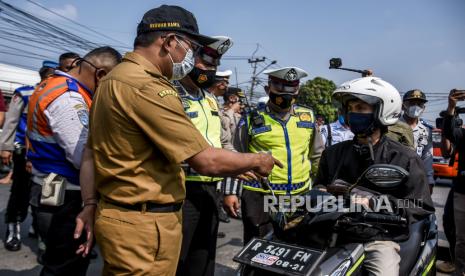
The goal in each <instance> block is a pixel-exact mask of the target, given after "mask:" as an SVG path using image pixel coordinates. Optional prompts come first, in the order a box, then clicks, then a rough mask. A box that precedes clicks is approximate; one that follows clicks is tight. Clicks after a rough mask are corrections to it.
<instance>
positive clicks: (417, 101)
mask: <svg viewBox="0 0 465 276" xmlns="http://www.w3.org/2000/svg"><path fill="white" fill-rule="evenodd" d="M427 102H428V100H427V99H426V95H425V93H423V92H422V91H421V90H419V89H414V90H409V91H407V92H406V93H405V94H404V97H403V104H402V110H403V113H404V114H403V116H402V117H401V119H400V121H402V122H405V123H406V124H408V125H409V126H410V127H411V128H412V131H413V138H414V139H413V146H414V149H415V151H416V153H417V154H418V156H420V158H421V160H423V163H424V165H425V170H426V175H427V176H428V184H429V185H430V191H431V192H432V191H433V187H434V170H433V136H432V135H433V133H432V127H431V126H430V125H428V124H426V123H425V122H424V121H423V120H421V119H420V116H421V114H423V112H424V111H425V104H426V103H427Z"/></svg>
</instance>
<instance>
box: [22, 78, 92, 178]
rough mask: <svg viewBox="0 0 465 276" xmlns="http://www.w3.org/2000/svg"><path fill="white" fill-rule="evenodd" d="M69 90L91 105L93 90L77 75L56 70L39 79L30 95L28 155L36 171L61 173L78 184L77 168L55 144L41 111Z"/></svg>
mask: <svg viewBox="0 0 465 276" xmlns="http://www.w3.org/2000/svg"><path fill="white" fill-rule="evenodd" d="M68 91H74V92H77V93H79V94H81V96H82V97H83V99H84V101H85V103H86V104H87V106H88V107H89V108H90V105H91V104H92V92H91V91H90V90H88V89H87V88H86V87H85V86H84V85H83V84H81V83H79V81H77V80H76V79H74V78H72V77H70V76H67V75H61V74H59V73H58V74H55V75H53V76H52V77H50V78H48V79H46V80H44V81H43V82H41V83H40V84H39V85H38V86H37V87H36V90H35V91H34V93H33V94H32V95H31V97H30V98H29V105H28V113H27V138H26V140H27V146H28V153H27V158H28V160H30V161H31V162H32V165H33V166H34V168H35V169H37V170H38V171H40V172H42V173H52V172H53V173H56V174H59V175H62V176H64V177H65V178H66V179H67V180H68V181H69V182H71V183H73V184H76V185H78V184H79V170H77V169H76V168H75V167H74V166H73V164H72V163H71V162H69V161H68V160H67V159H66V153H65V151H64V149H63V148H61V147H60V146H59V145H58V143H57V141H56V139H55V137H54V136H53V132H52V129H51V128H50V126H49V125H48V121H47V118H46V117H45V114H44V111H45V110H46V109H47V107H48V106H49V105H50V104H51V103H52V102H53V101H54V100H55V99H57V98H58V97H59V96H61V95H63V94H64V93H66V92H68Z"/></svg>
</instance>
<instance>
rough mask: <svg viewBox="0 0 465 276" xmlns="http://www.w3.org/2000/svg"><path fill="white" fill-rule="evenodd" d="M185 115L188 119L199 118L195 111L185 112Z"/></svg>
mask: <svg viewBox="0 0 465 276" xmlns="http://www.w3.org/2000/svg"><path fill="white" fill-rule="evenodd" d="M186 115H187V116H188V117H189V118H197V117H199V113H198V112H197V111H195V112H186Z"/></svg>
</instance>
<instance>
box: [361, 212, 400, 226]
mask: <svg viewBox="0 0 465 276" xmlns="http://www.w3.org/2000/svg"><path fill="white" fill-rule="evenodd" d="M363 218H364V220H365V222H371V223H389V224H407V219H406V218H404V217H401V216H399V215H383V214H378V213H366V214H364V215H363Z"/></svg>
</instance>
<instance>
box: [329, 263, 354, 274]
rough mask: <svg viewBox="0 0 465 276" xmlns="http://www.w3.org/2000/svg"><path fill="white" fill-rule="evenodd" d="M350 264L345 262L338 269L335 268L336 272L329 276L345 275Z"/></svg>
mask: <svg viewBox="0 0 465 276" xmlns="http://www.w3.org/2000/svg"><path fill="white" fill-rule="evenodd" d="M351 263H352V262H351V261H350V260H345V261H344V262H343V263H342V264H340V265H339V267H338V268H336V270H334V271H333V273H331V276H343V275H345V274H346V272H347V270H349V267H350V265H351Z"/></svg>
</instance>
